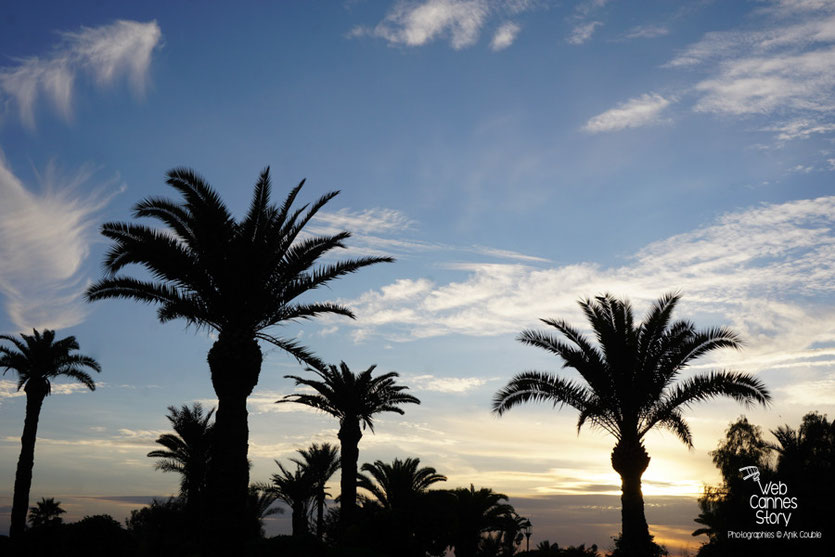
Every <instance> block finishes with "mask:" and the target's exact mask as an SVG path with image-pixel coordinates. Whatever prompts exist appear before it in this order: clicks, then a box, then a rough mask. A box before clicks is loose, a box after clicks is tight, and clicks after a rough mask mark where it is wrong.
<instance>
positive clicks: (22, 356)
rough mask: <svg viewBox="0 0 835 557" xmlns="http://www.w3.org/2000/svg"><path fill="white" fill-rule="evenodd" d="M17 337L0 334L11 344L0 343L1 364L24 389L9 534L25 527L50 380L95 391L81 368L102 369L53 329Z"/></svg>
mask: <svg viewBox="0 0 835 557" xmlns="http://www.w3.org/2000/svg"><path fill="white" fill-rule="evenodd" d="M20 338H21V339H22V340H19V339H17V338H15V337H13V336H10V335H0V340H5V341H8V342H10V343H12V344H13V345H14V347H9V346H0V367H3V368H6V369H5V371H4V372H3V374H4V375H5V373H6V371H9V370H12V371H15V372H17V377H18V381H17V390H18V391H19V390H20V389H21V387H22V388H23V390H24V391H25V392H26V419H25V420H24V422H23V435H22V436H21V437H20V459H19V460H18V461H17V472H16V474H15V482H14V498H13V501H12V519H11V526H10V528H9V536H10V537H12V538H14V537H17V536H20V534H22V533H23V530H24V528H25V527H26V509H27V507H29V489H30V488H31V486H32V467H33V466H34V464H35V439H36V438H37V434H38V420H39V419H40V415H41V406H42V405H43V401H44V398H46V397H47V396H48V395H49V393H50V392H51V387H52V383H51V380H52V379H55V378H57V377H68V378H70V379H74V380H76V381H78V382H79V383H82V384H83V385H84V386H86V387H87V388H88V389H90V390H91V391H95V390H96V383H95V382H94V381H93V378H92V377H90V375H89V374H88V373H87V372H85V371H84V368H89V369H92V370H94V371H96V372H100V371H101V366H100V365H99V363H98V362H97V361H96V360H94V359H93V358H91V357H90V356H85V355H83V354H76V353H73V351H75V350H78V342H77V341H76V340H75V337H73V336H69V337H66V338H63V339H61V340H58V341H56V340H55V331H52V330H50V329H44V331H43V333H40V332H38V331H37V330H33V331H32V335H24V334H21V335H20Z"/></svg>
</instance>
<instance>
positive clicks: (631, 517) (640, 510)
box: [612, 439, 653, 557]
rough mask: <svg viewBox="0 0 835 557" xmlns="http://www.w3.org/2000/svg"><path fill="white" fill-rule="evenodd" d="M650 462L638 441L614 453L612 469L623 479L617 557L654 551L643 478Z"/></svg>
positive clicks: (628, 442) (620, 446)
mask: <svg viewBox="0 0 835 557" xmlns="http://www.w3.org/2000/svg"><path fill="white" fill-rule="evenodd" d="M649 460H650V458H649V455H648V454H647V451H646V449H645V448H644V446H643V444H642V443H641V442H640V441H639V440H637V439H634V440H624V439H621V440H620V441H619V442H618V444H617V445H616V446H615V448H614V450H613V451H612V468H614V469H615V471H616V472H617V473H618V474H620V477H621V498H620V500H621V522H622V532H621V537H620V543H619V544H618V547H617V549H616V551H615V553H614V554H613V555H617V556H618V557H645V556H647V555H650V554H651V551H652V549H651V548H652V545H653V544H652V539H651V538H650V535H649V527H648V526H647V519H646V515H645V514H644V496H643V493H642V492H641V476H642V475H643V473H644V471H645V470H646V469H647V466H649Z"/></svg>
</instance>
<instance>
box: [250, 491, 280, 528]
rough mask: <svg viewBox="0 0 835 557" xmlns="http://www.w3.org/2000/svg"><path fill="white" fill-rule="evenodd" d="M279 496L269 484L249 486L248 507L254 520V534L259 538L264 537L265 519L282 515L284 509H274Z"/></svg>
mask: <svg viewBox="0 0 835 557" xmlns="http://www.w3.org/2000/svg"><path fill="white" fill-rule="evenodd" d="M277 500H278V495H277V494H276V493H275V491H274V490H273V489H272V487H271V486H269V485H268V484H253V485H251V486H249V498H248V507H247V509H248V510H249V516H250V518H251V519H252V524H253V529H254V530H256V531H255V532H254V533H255V534H256V536H257V537H263V536H264V519H265V518H267V517H268V516H273V515H276V514H282V513H283V512H284V509H282V508H281V507H274V506H273V503H275V502H276V501H277Z"/></svg>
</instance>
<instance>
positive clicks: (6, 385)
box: [0, 371, 90, 401]
mask: <svg viewBox="0 0 835 557" xmlns="http://www.w3.org/2000/svg"><path fill="white" fill-rule="evenodd" d="M8 375H11V376H15V375H16V374H15V373H14V372H13V371H10V372H8ZM89 391H90V389H88V388H87V387H86V386H85V385H82V384H81V383H52V388H51V394H53V395H71V394H73V393H83V392H89ZM21 396H26V393H25V392H23V389H21V390H19V391H18V390H17V380H16V379H0V401H2V400H3V399H6V398H16V397H21Z"/></svg>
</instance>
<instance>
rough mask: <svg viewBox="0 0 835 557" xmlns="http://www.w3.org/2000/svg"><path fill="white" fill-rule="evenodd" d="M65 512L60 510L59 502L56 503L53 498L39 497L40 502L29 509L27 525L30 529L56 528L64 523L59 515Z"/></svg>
mask: <svg viewBox="0 0 835 557" xmlns="http://www.w3.org/2000/svg"><path fill="white" fill-rule="evenodd" d="M65 512H67V511H65V510H64V509H62V508H61V501H56V500H55V498H54V497H50V498H49V499H47V498H46V497H41V500H40V501H38V502H37V503H35V506H34V507H32V508H30V509H29V524H31V525H32V528H42V527H44V526H57V525H59V524H61V523H62V522H63V521H64V520H63V519H62V518H61V515H62V514H64V513H65Z"/></svg>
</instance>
